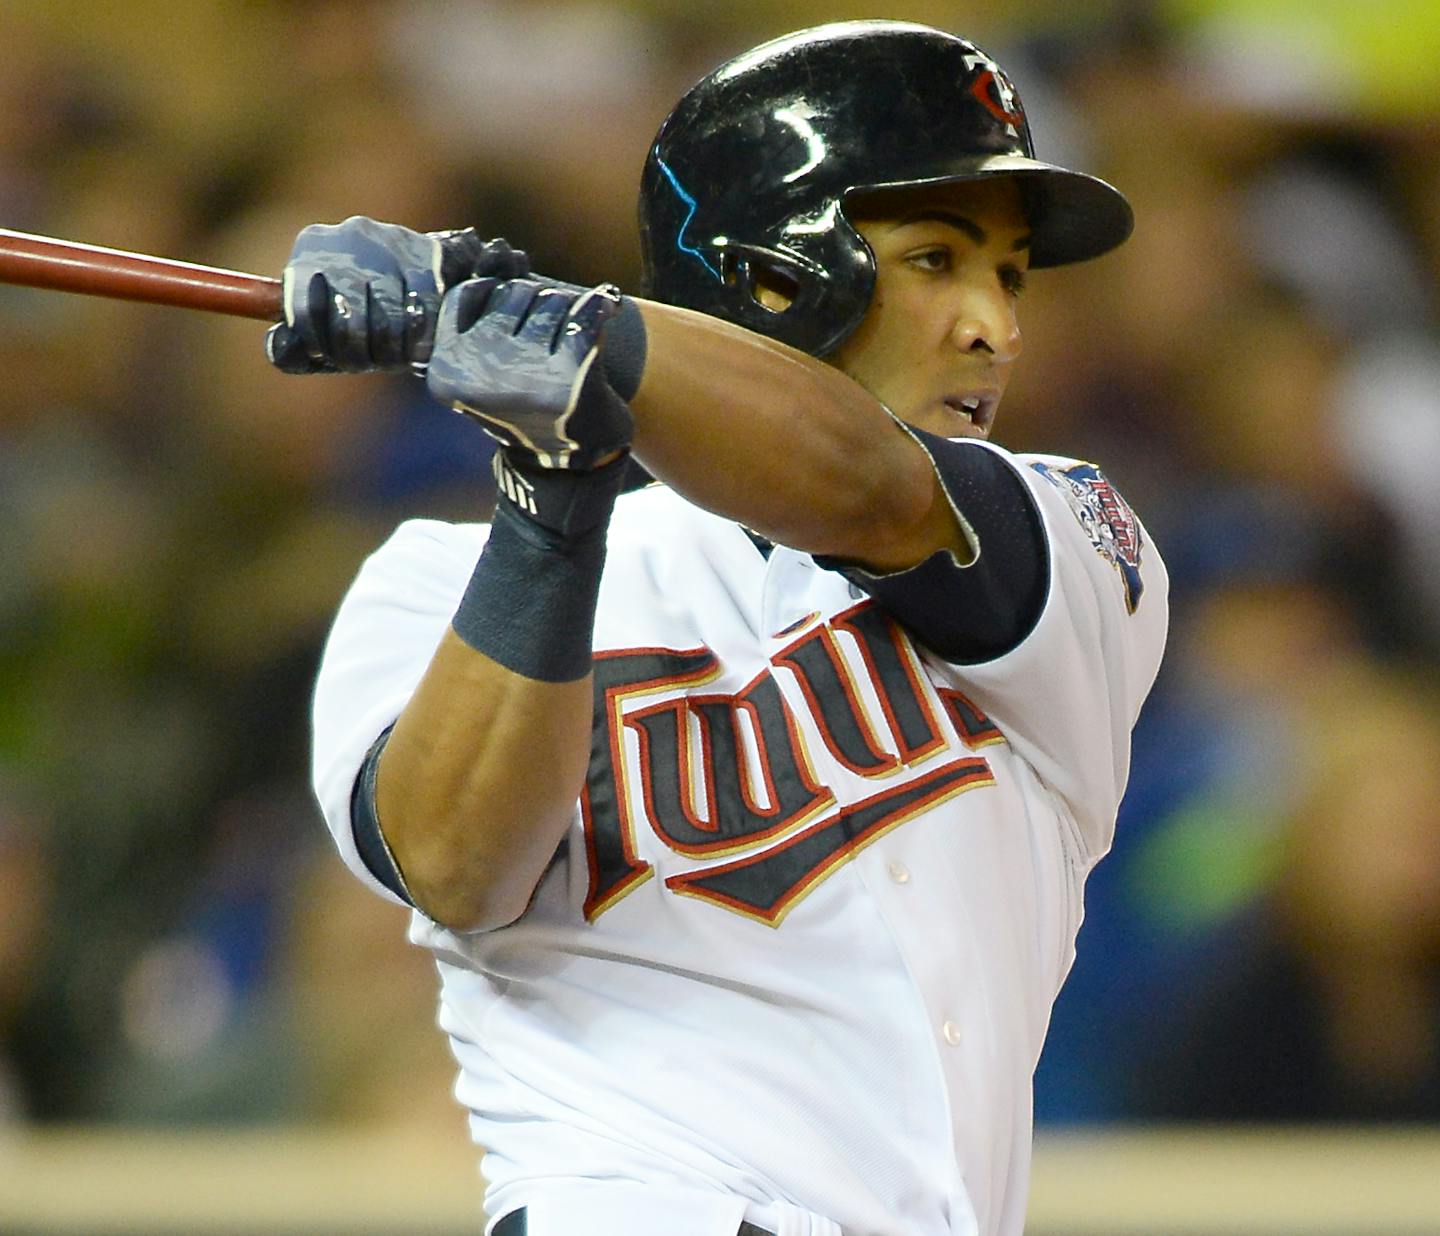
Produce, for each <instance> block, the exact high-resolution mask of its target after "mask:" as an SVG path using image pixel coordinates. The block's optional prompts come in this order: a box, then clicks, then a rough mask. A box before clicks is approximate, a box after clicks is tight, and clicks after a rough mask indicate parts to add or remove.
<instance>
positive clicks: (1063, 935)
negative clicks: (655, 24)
mask: <svg viewBox="0 0 1440 1236" xmlns="http://www.w3.org/2000/svg"><path fill="white" fill-rule="evenodd" d="M640 210H641V232H642V239H643V245H644V259H645V269H646V280H647V288H646V293H647V295H646V298H644V299H638V298H634V297H631V296H627V295H623V294H622V293H620V292H619V291H618V290H617V289H615V288H613V287H608V286H603V287H599V288H591V289H584V288H576V287H573V286H569V285H566V284H564V283H560V282H558V281H556V280H553V279H549V278H545V277H543V276H541V275H537V274H529V273H526V267H525V261H524V258H523V255H521V254H519V253H517V252H514V251H511V250H509V249H508V248H506V247H505V246H503V245H502V244H491V245H481V244H479V242H478V241H476V240H475V238H474V236H473V234H470V233H447V234H443V235H421V234H419V233H415V232H411V231H409V230H407V229H404V228H401V227H398V226H396V225H390V224H379V223H376V222H374V221H372V220H367V219H352V220H349V221H347V222H346V223H344V224H340V225H338V226H334V227H320V226H317V227H312V228H307V229H306V230H305V231H304V232H302V233H301V234H300V236H299V238H298V239H297V241H296V245H295V249H294V252H293V254H292V259H291V263H290V266H289V267H288V268H287V271H286V279H285V283H286V303H287V321H286V323H285V324H283V325H281V326H279V327H276V328H275V330H274V331H273V333H272V334H271V336H270V337H269V352H270V356H271V359H272V360H273V361H274V362H275V363H276V364H278V365H280V366H281V367H283V368H286V369H289V370H296V371H313V370H317V369H327V368H341V369H366V368H384V367H398V366H404V365H406V364H409V363H413V362H415V361H425V360H428V367H427V375H426V381H427V382H428V385H429V389H430V391H431V393H432V394H433V395H434V396H435V398H436V399H438V400H439V401H440V402H441V403H443V404H445V405H447V406H450V407H453V408H455V409H457V410H459V411H461V412H464V413H466V414H468V415H471V416H473V417H475V418H476V419H477V420H478V421H479V422H480V424H481V425H482V426H483V427H484V428H485V429H487V430H488V431H489V432H490V433H492V434H493V435H494V436H495V437H496V438H497V439H498V440H499V441H500V443H501V444H502V446H501V448H500V449H499V450H498V452H497V455H496V471H497V479H498V488H499V500H498V506H497V509H496V511H495V514H494V518H493V520H492V521H491V522H490V523H489V524H488V525H487V524H481V523H475V524H465V525H452V524H447V523H440V522H431V521H412V522H409V523H406V524H404V525H402V526H401V527H400V528H399V529H398V530H397V531H396V532H395V534H394V535H393V537H392V538H391V539H390V540H389V542H388V543H387V544H385V545H384V546H383V547H382V548H381V549H379V550H378V551H377V552H376V553H375V554H374V555H373V556H372V557H371V558H370V559H369V560H368V561H367V562H366V563H365V564H364V566H363V568H362V570H361V571H360V574H359V577H358V578H357V580H356V581H355V583H354V585H353V587H352V588H351V590H350V592H349V594H348V595H347V597H346V598H345V600H344V603H343V605H342V607H341V609H340V612H339V615H338V617H337V619H336V622H335V625H334V629H333V632H332V634H331V637H330V640H329V643H328V645H327V649H326V652H325V656H324V661H323V665H322V667H321V670H320V675H319V681H318V686H317V691H316V697H315V711H314V723H315V753H314V759H315V768H314V771H315V783H316V788H317V793H318V795H319V798H320V801H321V803H322V805H323V807H324V811H325V815H326V817H327V819H328V821H329V825H330V828H331V829H332V831H333V833H334V837H335V841H336V843H337V845H338V847H339V849H340V852H341V854H342V856H343V857H344V860H345V861H346V862H347V863H348V864H349V866H350V867H351V869H352V870H353V871H354V872H355V874H356V875H357V876H358V877H359V878H360V879H361V880H362V881H364V882H365V883H366V884H367V885H369V886H370V887H372V888H373V889H374V890H375V891H376V892H377V893H379V894H380V895H382V896H385V897H389V898H392V899H397V900H399V901H401V902H404V903H406V904H408V905H410V906H412V907H414V915H413V920H412V922H413V926H412V932H411V934H412V938H413V939H414V940H415V941H416V942H417V943H419V944H422V945H424V946H425V947H427V948H429V949H431V950H432V951H433V952H434V954H435V957H436V960H437V963H438V967H439V972H440V977H441V998H440V1014H439V1018H440V1024H441V1026H442V1027H443V1029H444V1030H445V1032H446V1033H447V1034H448V1036H449V1039H450V1043H451V1045H452V1047H453V1050H454V1053H455V1056H456V1059H457V1061H458V1064H459V1080H458V1083H457V1087H456V1094H457V1096H458V1098H459V1099H460V1101H461V1102H462V1103H463V1104H464V1105H465V1106H466V1108H468V1110H469V1112H470V1117H471V1126H472V1131H473V1134H474V1137H475V1140H476V1142H477V1143H478V1144H479V1145H481V1146H483V1147H485V1148H486V1155H485V1158H484V1161H483V1169H484V1173H485V1176H486V1178H487V1182H488V1191H487V1196H486V1209H487V1211H488V1212H489V1214H490V1215H491V1216H492V1218H491V1224H490V1228H489V1231H490V1232H491V1233H495V1234H497V1236H517V1234H520V1233H527V1232H528V1233H531V1234H532V1236H576V1234H579V1233H585V1234H586V1236H673V1234H674V1233H677V1232H683V1233H694V1234H696V1236H733V1234H734V1233H737V1232H740V1233H752V1234H753V1233H757V1232H760V1233H774V1234H777V1236H836V1234H838V1233H842V1232H843V1233H845V1234H847V1236H916V1234H920V1236H939V1234H941V1233H952V1234H956V1236H958V1234H961V1233H1018V1232H1020V1231H1021V1229H1022V1226H1023V1222H1024V1216H1025V1206H1026V1194H1027V1179H1028V1170H1029V1158H1030V1142H1031V1099H1030V1092H1031V1075H1032V1072H1033V1070H1034V1067H1035V1063H1036V1059H1037V1057H1038V1056H1039V1053H1040V1048H1041V1044H1042V1041H1043V1038H1044V1034H1045V1028H1046V1022H1047V1019H1048V1016H1049V1012H1050V1007H1051V1003H1052V1001H1053V999H1054V997H1055V995H1056V993H1057V991H1058V989H1059V987H1060V985H1061V983H1062V981H1063V980H1064V977H1065V974H1066V971H1067V969H1068V967H1069V965H1070V962H1071V958H1072V956H1073V944H1074V940H1075V935H1076V931H1077V928H1078V927H1079V924H1080V918H1081V894H1082V890H1083V886H1084V883H1085V878H1086V875H1087V873H1088V872H1089V870H1090V869H1091V867H1092V866H1093V865H1094V863H1095V862H1096V861H1097V860H1098V859H1099V858H1100V857H1101V856H1102V855H1103V854H1104V853H1105V851H1106V849H1107V848H1108V846H1109V844H1110V841H1111V835H1112V831H1113V824H1114V819H1115V813H1116V808H1117V806H1118V804H1119V801H1120V797H1121V794H1122V792H1123V790H1124V786H1125V781H1126V776H1127V769H1128V761H1129V736H1130V731H1131V728H1132V726H1133V724H1134V722H1135V719H1136V716H1137V713H1138V711H1139V709H1140V706H1141V703H1142V701H1143V699H1144V697H1145V695H1146V693H1147V691H1148V690H1149V688H1150V685H1151V683H1152V681H1153V679H1154V676H1155V673H1156V670H1157V667H1158V663H1159V659H1160V655H1161V648H1162V644H1163V642H1164V635H1165V627H1166V577H1165V572H1164V568H1163V566H1162V565H1161V562H1160V559H1159V557H1158V555H1157V554H1156V551H1155V547H1154V545H1153V544H1152V543H1151V542H1150V540H1149V538H1148V536H1147V534H1146V532H1145V530H1144V528H1143V527H1142V526H1141V524H1140V522H1139V520H1138V519H1137V518H1136V516H1135V515H1134V513H1133V512H1132V511H1131V510H1130V508H1129V507H1128V506H1127V505H1126V503H1125V500H1124V499H1123V498H1122V497H1121V496H1120V494H1119V493H1118V492H1117V491H1116V490H1115V488H1114V487H1113V486H1112V485H1111V484H1110V483H1109V482H1108V481H1107V480H1106V479H1105V477H1104V476H1103V474H1102V473H1101V472H1100V471H1099V470H1098V469H1097V468H1096V467H1094V466H1093V465H1092V464H1089V463H1084V462H1079V461H1076V460H1071V459H1060V458H1053V457H1037V456H1017V455H1014V454H1010V453H1007V452H1006V451H1004V450H1001V449H999V448H998V447H995V446H992V445H991V444H989V443H988V441H987V438H988V436H989V433H990V430H991V427H992V425H993V423H994V421H995V418H996V414H997V409H998V406H999V404H1000V402H1001V397H1002V396H1003V394H1004V392H1005V388H1006V384H1007V383H1008V381H1009V379H1010V376H1011V373H1012V370H1013V367H1014V365H1015V363H1016V360H1017V358H1018V356H1019V353H1020V342H1021V336H1020V328H1019V324H1018V320H1017V301H1016V298H1017V296H1018V294H1019V292H1020V290H1021V288H1022V286H1023V284H1024V281H1025V279H1026V277H1027V270H1028V269H1033V268H1038V267H1046V266H1054V265H1058V264H1061V263H1065V262H1074V261H1079V260H1082V259H1088V258H1093V257H1096V256H1098V255H1100V254H1102V253H1104V252H1105V251H1107V250H1109V249H1111V248H1113V247H1114V246H1116V245H1118V244H1119V243H1121V241H1123V240H1124V238H1125V237H1126V235H1127V234H1128V232H1129V230H1130V226H1131V215H1130V210H1129V207H1128V205H1127V203H1126V202H1125V199H1124V198H1123V197H1122V196H1121V195H1120V194H1119V193H1118V192H1117V191H1116V190H1115V189H1113V188H1111V187H1110V186H1109V185H1107V184H1105V183H1103V182H1101V181H1099V180H1096V179H1093V178H1091V177H1088V176H1084V175H1081V174H1079V173H1076V172H1072V171H1067V170H1065V169H1062V168H1058V167H1055V166H1053V165H1050V164H1046V163H1042V162H1039V161H1037V160H1036V158H1035V155H1034V150H1033V148H1032V144H1031V140H1030V134H1029V129H1028V126H1027V123H1026V120H1025V114H1024V112H1023V110H1022V108H1021V104H1020V100H1019V98H1018V96H1017V95H1016V93H1015V89H1014V87H1013V86H1012V84H1011V83H1010V81H1009V79H1008V78H1007V77H1006V75H1005V74H1004V73H1003V72H1002V70H1001V69H1000V68H999V66H997V65H996V64H995V62H994V61H993V60H991V59H990V58H989V57H988V56H987V55H986V54H985V53H984V52H982V51H981V50H979V49H978V48H977V47H975V46H974V45H973V44H971V43H969V42H967V41H965V40H963V39H960V38H957V37H954V36H952V35H950V34H946V33H942V32H940V31H937V30H933V29H930V28H927V27H923V26H917V25H911V24H906V23H895V22H855V23H840V24H834V25H828V26H823V27H819V28H817V29H813V30H806V31H802V32H799V33H797V34H794V35H791V36H788V37H786V38H782V39H779V40H776V41H774V42H771V43H767V44H765V45H764V46H761V47H759V48H756V49H755V50H753V51H751V52H749V53H747V54H745V55H743V56H740V57H739V58H737V59H735V60H733V61H731V62H729V63H728V64H726V65H723V66H722V67H720V68H719V69H717V70H716V71H715V72H713V73H712V74H710V75H709V76H707V77H706V78H704V79H703V80H702V81H701V82H699V83H698V84H697V85H696V86H695V87H694V88H693V89H692V90H690V91H689V92H688V93H687V94H686V95H685V96H684V98H682V99H681V101H680V102H679V104H678V105H677V107H676V108H675V110H674V111H673V112H672V114H671V115H670V117H669V118H668V119H667V120H666V122H665V124H664V126H663V127H662V129H661V130H660V133H659V136H658V138H657V140H656V142H655V145H654V147H653V149H652V150H651V152H650V155H649V159H648V162H647V163H646V166H645V170H644V175H643V182H642V188H641V196H640ZM467 276H471V277H467ZM1060 394H1062V395H1063V392H1062V393H1060ZM635 461H639V462H640V463H642V464H643V465H644V467H645V468H646V469H648V471H649V473H650V474H652V475H653V477H654V478H656V483H653V484H649V485H646V486H643V487H641V488H638V489H636V488H631V487H630V486H629V485H628V484H627V481H628V478H630V477H631V476H633V474H634V473H633V468H634V462H635ZM622 490H624V491H625V492H622ZM382 998H383V994H382Z"/></svg>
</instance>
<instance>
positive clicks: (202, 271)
mask: <svg viewBox="0 0 1440 1236" xmlns="http://www.w3.org/2000/svg"><path fill="white" fill-rule="evenodd" d="M0 283H18V284H22V285H24V286H25V287H32V288H51V289H53V290H55V291H60V292H83V293H85V294H86V295H89V296H113V297H117V298H119V299H120V300H143V301H149V302H150V303H152V304H157V305H176V306H178V307H179V308H182V309H204V310H208V311H209V312H211V313H228V314H231V315H233V316H235V317H241V318H257V319H259V320H260V321H265V322H278V321H279V320H280V318H281V317H282V316H283V315H282V310H281V306H280V280H278V279H269V278H266V277H265V276H264V275H247V274H244V273H242V272H240V271H237V270H220V269H218V268H217V267H214V266H196V265H194V264H193V263H191V262H177V261H175V260H174V259H173V258H162V257H151V256H150V255H149V254H145V253H128V252H126V251H125V250H123V249H102V248H100V247H99V246H97V245H82V244H77V243H76V242H75V241H72V240H56V239H55V238H54V237H50V236H31V235H29V234H28V233H26V232H12V231H9V230H7V229H5V228H0Z"/></svg>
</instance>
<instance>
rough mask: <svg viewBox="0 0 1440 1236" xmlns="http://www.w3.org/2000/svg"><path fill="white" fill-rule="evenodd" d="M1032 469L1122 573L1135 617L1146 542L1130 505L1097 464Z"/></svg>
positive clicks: (1142, 586)
mask: <svg viewBox="0 0 1440 1236" xmlns="http://www.w3.org/2000/svg"><path fill="white" fill-rule="evenodd" d="M1030 466H1031V467H1033V468H1034V469H1035V471H1036V472H1038V473H1039V474H1040V475H1041V476H1043V477H1044V478H1045V479H1046V480H1047V481H1049V482H1050V484H1052V485H1054V486H1055V488H1056V489H1058V490H1059V491H1060V493H1061V496H1062V497H1064V499H1065V502H1066V504H1067V505H1068V506H1069V507H1070V512H1071V514H1073V515H1074V516H1075V518H1076V519H1077V520H1079V522H1080V527H1081V528H1082V529H1084V531H1085V535H1086V536H1088V537H1089V538H1090V544H1091V545H1092V546H1093V547H1094V548H1095V551H1096V553H1098V554H1099V555H1100V556H1101V557H1102V558H1104V559H1105V561H1106V562H1108V563H1110V565H1111V566H1113V567H1114V568H1115V569H1116V570H1117V571H1118V572H1119V573H1120V579H1121V582H1122V583H1123V584H1124V585H1125V609H1126V612H1127V613H1131V614H1133V613H1134V612H1135V611H1136V609H1137V608H1139V605H1140V594H1141V593H1142V592H1144V591H1145V584H1144V581H1143V580H1142V579H1141V578H1140V548H1141V542H1142V540H1143V538H1142V536H1141V533H1140V524H1139V521H1138V520H1136V518H1135V512H1134V511H1132V510H1131V509H1130V504H1129V503H1128V502H1126V501H1125V499H1124V498H1122V497H1121V496H1120V491H1119V490H1117V489H1116V488H1115V486H1114V485H1112V484H1111V483H1110V482H1109V481H1108V480H1106V479H1105V475H1104V473H1102V472H1101V471H1100V469H1099V468H1097V467H1096V466H1095V465H1094V464H1088V463H1082V464H1076V465H1074V466H1073V467H1070V468H1056V467H1053V466H1052V465H1050V464H1045V463H1032V464H1031V465H1030Z"/></svg>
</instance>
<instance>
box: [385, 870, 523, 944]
mask: <svg viewBox="0 0 1440 1236" xmlns="http://www.w3.org/2000/svg"><path fill="white" fill-rule="evenodd" d="M536 883H538V879H537V880H535V881H527V880H526V879H525V878H524V877H523V876H522V875H520V874H519V873H513V872H512V873H500V872H496V871H494V870H490V871H487V872H484V873H478V872H476V871H475V869H474V866H473V864H468V863H453V864H446V865H445V866H444V867H443V868H442V869H440V870H437V871H435V872H433V873H431V872H428V871H420V872H417V873H415V874H413V875H411V874H408V873H407V877H406V884H407V887H408V888H409V890H410V894H411V896H412V897H413V898H414V902H415V908H416V909H418V910H419V911H420V912H421V913H422V914H424V915H425V916H426V917H427V918H430V919H432V920H434V921H435V922H437V923H439V924H440V926H442V927H445V928H447V929H449V930H450V931H454V932H457V933H460V934H472V933H475V932H484V931H494V930H495V929H496V928H499V927H508V926H509V925H510V924H511V923H513V922H514V921H515V920H516V919H518V918H519V917H520V916H521V915H522V914H524V913H525V910H526V908H527V907H528V906H529V904H530V898H531V897H532V896H533V895H534V891H535V884H536Z"/></svg>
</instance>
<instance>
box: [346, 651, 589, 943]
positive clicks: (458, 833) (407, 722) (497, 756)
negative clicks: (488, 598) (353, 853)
mask: <svg viewBox="0 0 1440 1236" xmlns="http://www.w3.org/2000/svg"><path fill="white" fill-rule="evenodd" d="M590 692H591V680H590V678H589V676H588V675H587V676H586V677H584V678H580V679H576V680H573V681H569V682H542V681H538V680H536V679H533V678H528V677H525V676H523V675H521V674H517V673H515V672H514V671H512V670H509V669H507V668H506V667H505V666H503V665H500V664H499V663H498V662H496V661H494V660H493V659H491V658H490V657H488V656H486V655H484V654H483V653H481V652H478V651H476V650H475V649H473V648H471V647H469V646H468V645H467V644H465V643H464V642H463V641H462V640H461V639H460V638H459V637H458V636H456V634H455V633H454V632H453V631H447V632H446V634H445V636H444V638H443V639H442V640H441V642H440V646H439V647H438V648H437V649H436V652H435V655H434V657H433V659H432V660H431V662H430V665H429V667H428V669H427V670H426V673H425V676H424V678H423V679H422V680H421V682H420V685H419V687H418V688H417V689H416V691H415V694H414V695H413V696H412V697H411V699H410V702H409V704H407V705H406V707H405V709H404V711H403V712H402V713H401V714H400V717H399V719H398V720H397V721H396V723H395V728H394V730H393V731H392V733H391V735H390V740H389V742H388V743H387V744H386V747H385V750H384V752H383V754H382V756H381V759H380V764H379V771H378V776H377V778H376V787H375V792H376V808H377V811H378V814H379V818H380V820H381V821H383V829H384V834H385V839H386V842H387V843H388V844H389V847H390V849H391V851H392V852H393V854H394V855H395V858H396V860H397V862H398V865H399V867H400V870H401V871H402V872H403V873H404V877H405V880H406V883H407V885H408V887H409V890H410V892H411V894H412V895H413V897H414V899H415V902H416V904H417V905H418V906H419V907H420V908H421V909H423V910H424V911H425V912H426V913H427V914H429V915H430V916H431V917H432V918H434V919H436V920H437V921H439V922H441V923H444V924H445V925H447V926H449V927H453V928H456V929H459V930H475V929H484V928H491V927H497V926H500V925H502V924H504V923H507V922H510V921H512V920H513V919H515V918H516V917H518V916H519V914H520V913H521V912H522V911H523V910H524V908H525V906H526V904H527V902H528V901H529V897H530V894H531V891H532V890H533V889H534V887H535V885H536V883H537V882H538V880H539V878H540V876H541V875H542V874H543V873H544V870H545V867H546V865H547V864H548V863H549V861H550V859H551V857H552V856H553V855H554V853H555V850H556V848H557V847H558V846H559V844H560V841H561V839H562V838H563V837H564V835H565V831H566V829H567V828H568V827H569V824H570V821H571V817H572V814H573V812H574V808H575V802H576V800H577V798H578V797H579V794H580V790H581V788H582V786H583V784H584V780H585V769H586V764H587V762H588V760H589V751H590V718H591V701H590ZM537 753H539V755H540V756H541V757H542V758H543V764H540V765H538V766H537Z"/></svg>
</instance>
